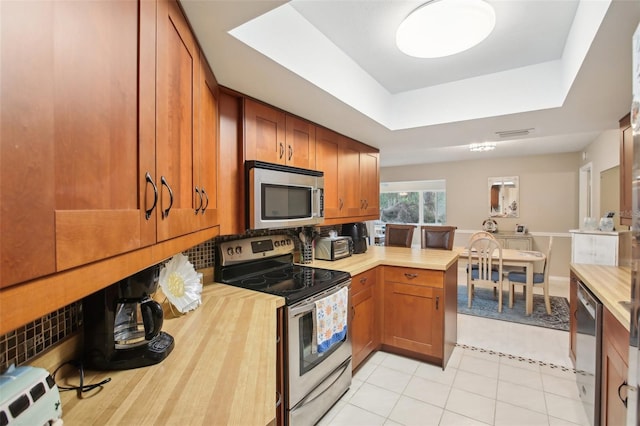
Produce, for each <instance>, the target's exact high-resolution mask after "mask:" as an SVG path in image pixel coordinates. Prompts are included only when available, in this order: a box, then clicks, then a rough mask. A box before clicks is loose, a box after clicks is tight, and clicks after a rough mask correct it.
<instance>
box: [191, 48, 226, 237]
mask: <svg viewBox="0 0 640 426" xmlns="http://www.w3.org/2000/svg"><path fill="white" fill-rule="evenodd" d="M217 94H218V85H217V83H216V81H215V78H214V76H213V73H212V72H211V70H210V68H209V66H208V64H207V62H206V59H205V58H204V56H203V55H202V54H201V55H200V85H199V108H198V109H199V113H200V114H199V120H198V121H199V122H198V132H199V135H198V141H197V142H198V145H197V146H198V149H197V153H198V156H197V157H196V160H197V163H196V164H195V167H196V168H195V169H194V172H195V171H197V178H196V189H195V195H196V197H197V198H196V210H195V213H196V215H197V216H198V217H199V221H200V223H199V226H198V227H199V228H200V229H204V228H210V227H212V226H215V225H218V224H219V223H220V221H219V218H218V191H217V189H218V174H217V172H218V96H217Z"/></svg>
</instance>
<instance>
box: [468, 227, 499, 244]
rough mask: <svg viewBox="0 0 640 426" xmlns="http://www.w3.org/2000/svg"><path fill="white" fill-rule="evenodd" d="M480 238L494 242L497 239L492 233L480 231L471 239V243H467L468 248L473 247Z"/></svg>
mask: <svg viewBox="0 0 640 426" xmlns="http://www.w3.org/2000/svg"><path fill="white" fill-rule="evenodd" d="M478 238H491V239H492V240H495V239H496V237H495V236H494V235H493V234H492V233H491V232H487V231H478V232H476V233H474V234H472V235H471V236H470V237H469V242H468V243H467V247H471V243H472V242H474V241H475V240H477V239H478Z"/></svg>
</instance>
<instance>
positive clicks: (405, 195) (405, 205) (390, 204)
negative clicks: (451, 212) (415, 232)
mask: <svg viewBox="0 0 640 426" xmlns="http://www.w3.org/2000/svg"><path fill="white" fill-rule="evenodd" d="M420 186H422V185H420ZM414 188H415V185H414ZM389 189H390V188H387V191H388V192H382V191H381V193H380V221H381V222H384V223H412V224H445V223H446V221H447V193H446V191H445V190H444V189H435V188H434V189H433V190H426V191H425V190H422V191H400V190H398V189H395V190H391V191H389Z"/></svg>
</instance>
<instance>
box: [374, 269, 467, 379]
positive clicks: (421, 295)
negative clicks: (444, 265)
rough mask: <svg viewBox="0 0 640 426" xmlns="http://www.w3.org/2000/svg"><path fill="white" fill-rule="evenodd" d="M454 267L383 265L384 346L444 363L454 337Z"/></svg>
mask: <svg viewBox="0 0 640 426" xmlns="http://www.w3.org/2000/svg"><path fill="white" fill-rule="evenodd" d="M457 268H458V265H457V262H456V263H455V264H454V265H453V266H451V267H450V268H449V269H448V270H447V271H434V270H426V269H415V268H403V267H395V266H385V267H384V306H383V309H384V315H383V321H384V325H383V332H382V344H383V348H384V349H388V350H391V351H394V352H397V353H400V354H405V355H408V356H415V357H417V358H420V359H424V360H426V361H429V362H432V363H435V364H438V365H441V366H442V367H443V368H444V367H445V366H446V364H447V362H448V360H449V357H450V356H451V352H453V348H454V346H455V343H456V340H457V317H456V312H457V276H458V273H457Z"/></svg>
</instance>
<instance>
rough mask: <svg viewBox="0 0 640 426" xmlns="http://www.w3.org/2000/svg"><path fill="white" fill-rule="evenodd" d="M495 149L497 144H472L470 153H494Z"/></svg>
mask: <svg viewBox="0 0 640 426" xmlns="http://www.w3.org/2000/svg"><path fill="white" fill-rule="evenodd" d="M494 149H496V143H495V142H482V143H472V144H471V145H469V151H472V152H483V151H493V150H494Z"/></svg>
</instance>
